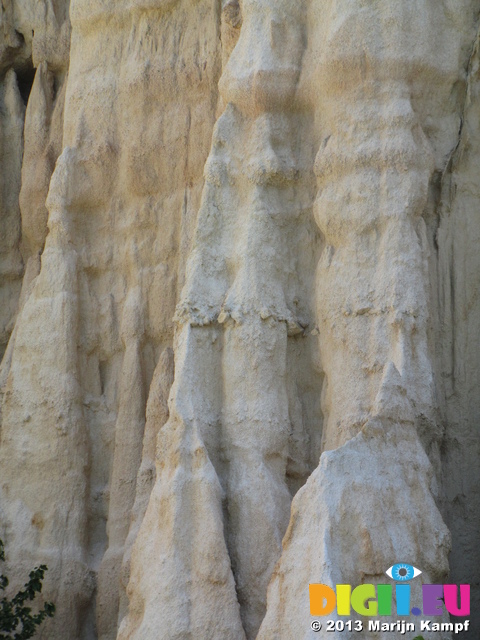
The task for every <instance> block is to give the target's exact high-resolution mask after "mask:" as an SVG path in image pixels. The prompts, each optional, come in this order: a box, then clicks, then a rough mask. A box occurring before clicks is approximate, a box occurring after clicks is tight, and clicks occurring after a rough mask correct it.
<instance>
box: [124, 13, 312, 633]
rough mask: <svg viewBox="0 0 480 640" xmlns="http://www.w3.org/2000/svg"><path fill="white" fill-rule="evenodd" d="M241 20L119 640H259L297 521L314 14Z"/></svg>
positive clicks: (246, 16)
mask: <svg viewBox="0 0 480 640" xmlns="http://www.w3.org/2000/svg"><path fill="white" fill-rule="evenodd" d="M242 21H243V22H242V31H241V34H240V38H239V40H238V43H237V45H236V47H235V49H234V51H233V53H232V55H231V57H230V59H229V61H228V64H227V66H226V68H225V70H224V73H223V76H222V78H221V81H220V91H221V94H222V98H223V101H224V103H225V104H226V108H225V111H224V113H223V115H222V116H221V117H220V119H219V121H218V122H217V125H216V127H215V132H214V136H213V145H212V150H211V153H210V157H209V160H208V161H207V165H206V169H205V179H206V185H205V189H204V193H203V200H202V206H201V209H200V213H199V221H198V228H197V232H196V237H195V240H194V247H193V251H192V255H191V257H190V260H189V264H188V268H187V276H186V285H185V287H184V290H183V294H182V300H181V302H180V304H179V306H178V308H177V321H178V329H177V337H176V346H175V360H176V362H175V372H176V373H175V383H174V387H173V390H172V394H171V397H170V418H169V421H168V423H167V425H166V426H165V427H164V428H163V429H162V430H161V432H160V434H159V438H158V450H157V482H156V485H155V488H154V490H153V493H152V497H151V499H150V503H149V506H148V509H147V513H146V516H145V520H144V522H143V524H142V527H141V529H140V532H139V535H138V538H137V542H136V544H135V547H134V551H133V554H132V577H131V581H130V585H129V595H130V612H129V615H128V617H127V618H126V620H125V621H124V623H123V625H122V628H121V631H120V635H119V637H120V638H150V637H152V638H153V637H154V635H152V634H153V633H154V631H153V630H154V629H158V628H160V627H161V628H162V629H163V630H164V631H163V633H164V634H165V635H164V637H165V638H167V637H168V638H176V637H189V636H190V634H192V635H195V634H199V635H203V636H206V635H208V637H211V638H219V639H220V638H222V640H223V639H224V638H232V640H233V639H235V640H237V639H238V638H241V637H244V633H245V636H246V637H247V638H254V637H255V636H256V633H257V631H258V628H259V626H260V623H261V621H262V618H263V616H264V613H265V595H266V589H267V584H268V581H269V579H270V576H271V573H272V570H273V567H274V565H275V562H276V561H277V560H278V558H279V555H280V552H281V540H282V537H283V535H284V532H285V530H286V526H287V523H288V518H289V510H290V500H291V498H290V493H289V490H288V486H287V482H286V474H287V462H288V454H289V438H290V435H291V419H290V414H289V397H288V395H289V394H288V388H287V342H288V336H295V335H298V334H301V333H302V332H303V330H304V328H306V323H305V318H304V317H301V314H300V313H299V311H298V309H297V305H298V297H297V294H298V290H299V285H298V277H299V274H298V273H297V267H298V264H297V263H298V251H299V250H300V246H299V244H298V239H299V228H300V227H301V224H302V218H303V215H304V213H305V210H306V209H307V208H308V204H309V201H308V191H307V194H306V195H303V196H300V197H298V194H299V192H301V189H300V188H299V185H300V184H302V181H303V182H304V181H305V175H304V174H305V170H306V168H308V163H307V162H306V160H305V155H307V156H308V154H305V153H303V154H302V145H303V143H304V140H303V139H302V134H303V133H304V131H302V128H301V127H299V124H301V119H302V117H303V116H302V114H299V113H298V105H297V102H296V89H297V83H298V80H299V76H300V71H301V61H302V56H303V51H304V45H305V41H304V24H303V7H302V5H301V4H300V5H296V6H294V7H292V6H291V3H289V2H282V3H276V4H275V6H272V5H271V4H270V3H268V2H258V1H249V2H244V3H242ZM182 523H184V526H185V529H182V528H181V527H182ZM187 523H188V524H187ZM187 527H188V529H187ZM147 558H150V560H149V562H150V565H151V567H152V569H151V571H149V572H148V574H145V563H146V562H147ZM152 559H154V560H153V561H152ZM237 596H238V602H237ZM175 611H176V612H177V615H174V612H175ZM179 611H182V614H181V615H178V612H179ZM242 627H243V628H242ZM182 634H183V635H182Z"/></svg>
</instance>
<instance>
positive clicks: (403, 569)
mask: <svg viewBox="0 0 480 640" xmlns="http://www.w3.org/2000/svg"><path fill="white" fill-rule="evenodd" d="M385 573H386V574H387V576H388V577H389V578H392V580H396V581H397V582H409V581H410V580H413V578H416V577H417V576H419V575H420V574H421V573H422V572H421V571H420V569H417V568H416V567H414V566H412V565H411V564H406V563H405V562H398V563H397V564H394V565H392V566H391V567H390V569H387V571H385Z"/></svg>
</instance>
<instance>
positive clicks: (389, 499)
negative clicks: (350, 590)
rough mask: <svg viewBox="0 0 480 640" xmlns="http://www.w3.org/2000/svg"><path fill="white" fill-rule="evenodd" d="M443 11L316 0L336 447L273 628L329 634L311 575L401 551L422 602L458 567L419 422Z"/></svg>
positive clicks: (319, 215)
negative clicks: (426, 97)
mask: <svg viewBox="0 0 480 640" xmlns="http://www.w3.org/2000/svg"><path fill="white" fill-rule="evenodd" d="M432 11H434V8H433V4H432V3H429V2H419V3H416V6H415V10H414V9H413V8H412V7H411V6H410V5H408V6H407V4H406V3H384V4H383V5H382V6H381V7H380V6H379V5H375V7H373V6H371V7H369V8H366V7H364V6H362V7H361V6H360V3H356V2H354V3H351V2H349V3H347V2H330V3H327V4H326V5H325V6H324V7H323V8H322V11H320V10H318V11H316V10H315V8H314V6H313V5H312V9H311V22H310V24H311V25H312V28H313V25H314V24H315V25H316V31H315V42H316V43H318V44H317V45H316V46H317V51H318V54H319V57H318V59H317V62H316V63H315V62H313V61H312V64H313V65H314V68H316V73H315V75H314V77H315V80H314V82H315V85H316V109H317V114H318V117H317V122H318V123H319V125H320V126H321V130H322V138H323V142H322V144H321V146H320V150H319V152H318V155H317V158H316V161H315V173H316V175H317V178H318V187H319V191H318V195H317V200H316V204H315V219H316V221H317V224H318V225H319V228H320V229H321V231H322V233H323V235H324V237H325V241H326V247H325V250H324V252H323V255H322V257H321V260H320V264H319V267H318V271H317V318H318V329H319V334H320V337H319V341H320V351H321V356H322V364H323V367H324V370H325V374H326V381H325V385H326V387H325V389H324V396H323V397H324V403H323V408H324V413H325V418H326V426H325V429H324V449H325V450H326V451H325V452H324V453H323V454H322V457H321V459H320V465H319V467H318V469H317V470H316V471H315V472H314V474H313V475H312V476H311V478H310V479H309V481H308V482H307V484H306V486H305V487H304V488H303V489H302V490H300V492H299V493H298V494H297V496H296V498H295V500H294V504H293V506H292V517H291V521H290V525H289V530H288V533H287V535H286V537H285V540H284V551H283V554H282V558H281V560H280V562H279V564H278V565H277V568H276V570H275V573H274V577H273V579H272V582H271V584H270V587H269V595H268V609H267V616H266V618H265V620H264V622H263V624H262V628H261V631H260V634H259V638H262V639H264V638H290V637H293V636H294V635H295V634H300V635H301V637H305V638H306V637H310V635H311V636H312V637H314V636H315V637H323V635H322V634H325V637H327V636H330V635H332V634H330V633H327V632H326V629H325V625H324V628H323V630H322V631H321V632H320V633H319V634H314V633H313V632H312V631H311V630H310V629H309V624H310V621H311V619H312V618H311V616H310V612H309V600H308V584H309V583H325V584H330V585H332V586H333V585H335V584H352V585H356V584H360V583H362V582H373V583H376V582H385V581H388V578H387V577H386V576H385V573H384V572H385V571H386V570H387V569H388V567H389V566H391V564H392V562H397V561H398V562H400V561H406V562H409V563H411V564H413V565H415V566H417V567H419V568H420V569H421V570H422V571H423V575H422V578H421V580H420V581H418V583H414V584H413V585H412V589H413V592H412V594H413V595H412V602H413V599H414V598H419V597H420V598H421V595H419V593H420V583H421V582H422V581H424V582H428V581H429V580H431V581H433V582H436V581H439V582H441V581H442V579H443V578H444V577H445V576H446V574H447V572H448V562H447V557H448V555H447V554H448V551H449V543H450V537H449V533H448V530H447V528H446V526H445V525H444V523H443V521H442V518H441V516H440V513H439V512H438V509H437V507H436V505H435V501H434V498H433V495H434V492H435V482H434V479H433V472H432V468H431V465H430V462H429V460H428V458H427V456H426V454H425V452H424V450H423V448H422V445H421V444H420V440H419V438H418V435H417V429H416V427H417V428H418V426H419V425H422V426H423V428H425V423H426V424H427V425H430V428H431V429H434V426H432V424H433V423H434V420H435V403H434V393H433V373H432V365H431V362H430V358H429V350H428V335H427V324H428V302H429V301H428V287H429V282H428V268H427V256H428V246H427V240H426V231H425V229H426V228H425V223H424V221H423V219H422V215H423V214H424V212H425V210H426V207H427V196H428V190H429V183H430V179H431V176H432V173H433V170H434V166H435V154H434V149H433V147H432V146H431V144H430V143H429V141H428V140H427V137H426V135H425V133H424V131H423V129H422V126H421V123H420V119H419V116H418V114H417V113H416V112H415V108H414V106H413V100H412V93H413V92H414V89H412V82H413V79H414V78H415V77H416V74H421V75H422V77H424V82H425V83H426V84H427V86H428V82H429V80H430V83H431V87H432V88H431V90H432V91H434V90H435V87H436V86H438V85H440V86H441V85H442V84H443V83H445V84H448V81H449V79H450V76H449V74H450V73H451V63H449V62H448V61H447V62H445V59H441V60H439V61H437V62H436V63H435V60H434V59H433V54H432V50H431V49H430V47H432V45H433V40H434V37H433V35H432V36H431V37H429V33H433V32H431V31H430V30H431V29H432V27H431V25H430V20H431V13H432ZM315 19H317V20H318V22H316V23H315ZM420 25H421V26H420ZM443 26H444V28H445V25H443ZM436 27H437V28H440V25H439V24H436ZM420 28H421V29H422V37H421V38H420V35H418V40H417V39H416V37H417V36H416V35H414V34H416V33H417V30H419V29H420ZM320 34H321V35H320ZM438 90H439V92H441V91H442V90H443V88H442V89H438ZM427 428H428V427H427ZM426 539H428V544H425V540H426ZM303 558H305V559H303ZM419 601H421V600H419ZM285 602H290V603H292V608H286V607H284V605H283V604H282V603H285ZM412 606H414V605H413V604H412ZM332 615H334V614H332ZM338 635H339V637H340V635H341V636H342V637H349V632H348V631H345V632H344V633H341V634H340V633H339V634H338ZM353 635H355V632H353ZM387 635H388V634H387ZM413 635H415V634H413ZM413 635H412V637H413ZM447 636H448V634H446V635H445V637H447ZM364 637H370V635H369V634H368V632H364ZM375 637H377V636H375Z"/></svg>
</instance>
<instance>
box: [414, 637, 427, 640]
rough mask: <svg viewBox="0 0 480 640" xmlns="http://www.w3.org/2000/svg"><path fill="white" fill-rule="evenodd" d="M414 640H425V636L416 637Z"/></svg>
mask: <svg viewBox="0 0 480 640" xmlns="http://www.w3.org/2000/svg"><path fill="white" fill-rule="evenodd" d="M413 640H425V638H424V637H423V636H415V638H414V639H413Z"/></svg>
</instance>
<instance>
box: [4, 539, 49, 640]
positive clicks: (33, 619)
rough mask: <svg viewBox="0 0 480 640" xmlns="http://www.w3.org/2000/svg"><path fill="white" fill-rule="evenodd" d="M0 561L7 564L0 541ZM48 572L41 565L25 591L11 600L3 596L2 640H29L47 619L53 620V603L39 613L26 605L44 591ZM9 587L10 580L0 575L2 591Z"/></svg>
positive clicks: (33, 573)
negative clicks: (45, 577)
mask: <svg viewBox="0 0 480 640" xmlns="http://www.w3.org/2000/svg"><path fill="white" fill-rule="evenodd" d="M0 561H2V562H5V548H4V545H3V541H2V540H0ZM45 571H48V568H47V566H46V565H44V564H41V565H40V566H39V567H35V568H34V569H33V571H30V574H29V580H28V582H26V583H25V585H24V586H23V589H20V591H19V592H18V593H17V594H16V595H15V596H14V597H13V598H11V599H9V598H7V596H5V595H4V596H3V598H2V599H1V600H0V640H27V639H28V638H31V637H32V636H33V634H34V633H35V629H36V627H38V626H39V625H41V624H42V622H43V621H44V620H45V618H47V617H48V618H52V617H53V615H54V613H55V605H54V604H53V602H45V604H44V605H43V609H41V610H40V611H39V612H38V613H32V610H31V608H30V607H27V606H25V603H27V602H32V601H33V600H34V599H35V596H36V595H37V593H40V592H41V591H42V581H43V578H44V575H45ZM7 587H8V578H7V577H6V576H4V575H3V574H2V575H0V591H5V589H6V588H7Z"/></svg>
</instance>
